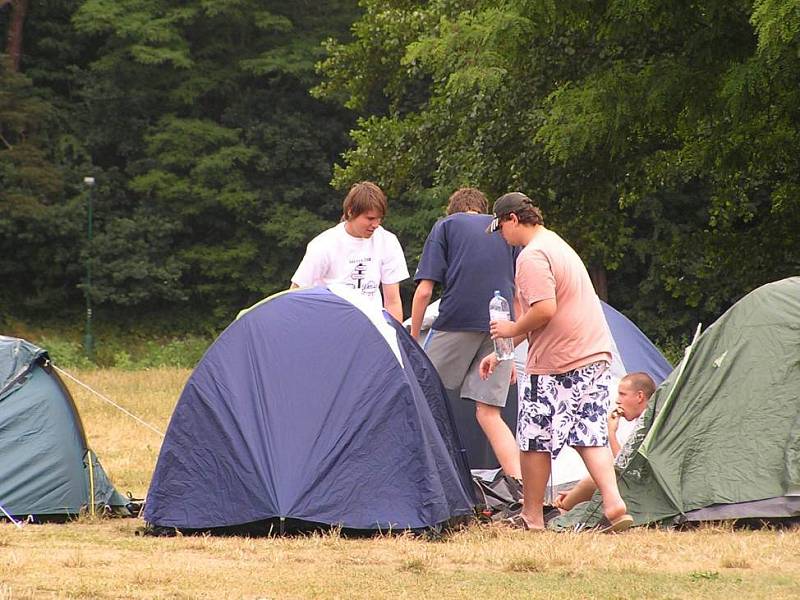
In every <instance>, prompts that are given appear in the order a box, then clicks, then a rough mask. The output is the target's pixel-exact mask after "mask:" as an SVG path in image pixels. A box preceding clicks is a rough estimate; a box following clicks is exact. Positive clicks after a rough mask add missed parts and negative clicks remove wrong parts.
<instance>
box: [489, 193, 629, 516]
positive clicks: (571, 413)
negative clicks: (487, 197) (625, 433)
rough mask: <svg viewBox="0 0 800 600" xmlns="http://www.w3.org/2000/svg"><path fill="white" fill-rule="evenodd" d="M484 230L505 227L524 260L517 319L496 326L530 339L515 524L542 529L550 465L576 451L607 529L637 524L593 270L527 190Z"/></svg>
mask: <svg viewBox="0 0 800 600" xmlns="http://www.w3.org/2000/svg"><path fill="white" fill-rule="evenodd" d="M494 217H495V218H494V220H493V221H492V223H491V224H490V225H489V227H488V228H487V230H486V231H487V233H493V232H495V231H500V234H501V235H502V236H503V239H504V240H505V241H506V243H508V244H509V245H511V246H524V248H523V250H522V252H521V253H520V255H519V257H518V258H517V269H516V278H515V285H516V297H515V300H516V302H517V311H516V314H517V315H520V317H519V319H518V320H517V321H516V322H514V321H492V322H491V324H490V330H491V333H492V337H493V338H498V337H503V338H514V342H515V345H516V344H518V343H519V342H521V341H522V340H523V339H525V338H527V339H528V344H529V346H528V358H527V362H526V364H525V375H526V376H530V378H531V386H530V390H531V393H530V396H528V395H527V394H526V396H525V397H524V398H523V399H522V401H521V402H520V406H519V416H518V419H517V442H518V444H519V447H520V450H521V451H522V453H521V457H520V462H521V467H522V481H523V495H524V498H525V502H524V506H523V509H522V512H521V513H520V514H519V515H518V516H517V517H516V518H515V519H514V520H513V524H514V525H517V526H520V527H523V528H525V529H542V528H544V519H543V515H542V505H543V502H544V492H545V489H546V486H547V480H548V478H549V477H550V461H551V459H555V458H556V456H558V453H559V452H560V451H561V449H562V448H563V447H564V445H569V446H571V447H573V448H575V450H576V451H577V452H578V453H579V454H580V456H581V458H582V459H583V461H584V463H585V464H586V468H587V470H588V471H589V474H590V475H591V476H592V478H593V479H594V481H595V483H596V484H597V487H598V489H599V490H600V493H601V495H602V497H603V512H604V513H605V517H606V521H607V522H606V523H605V524H604V525H602V526H601V529H602V530H603V531H622V530H624V529H627V528H628V527H630V526H631V525H632V524H633V519H632V518H631V517H630V516H629V515H628V514H627V512H626V510H627V509H626V507H625V502H624V501H623V500H622V497H621V496H620V494H619V489H618V488H617V479H616V474H615V472H614V459H613V456H612V454H611V449H610V448H609V447H608V427H607V420H606V415H607V413H608V404H609V392H608V387H609V384H610V383H611V372H610V369H609V367H610V363H611V347H612V343H611V338H610V334H609V332H608V327H607V325H606V322H605V318H604V317H603V310H602V307H601V305H600V300H599V298H598V297H597V294H596V293H595V291H594V287H593V286H592V282H591V279H590V278H589V274H588V273H587V271H586V267H585V266H584V264H583V261H581V259H580V257H579V256H578V255H577V253H576V252H575V251H574V250H573V249H572V248H571V247H570V246H569V244H567V243H566V242H565V241H564V240H563V239H561V237H559V236H558V234H556V233H555V232H553V231H550V230H549V229H547V228H546V227H545V226H544V218H543V217H542V213H541V210H539V207H537V206H536V205H534V203H533V201H531V199H530V198H528V197H527V196H526V195H525V194H522V193H520V192H511V193H509V194H505V195H503V196H501V197H500V198H498V199H497V201H496V202H495V205H494ZM496 365H497V357H496V356H495V355H494V353H492V354H489V355H488V356H486V357H485V358H484V359H483V361H482V362H481V375H482V376H486V377H488V376H489V375H490V374H491V373H492V372H493V371H494V369H495V367H496Z"/></svg>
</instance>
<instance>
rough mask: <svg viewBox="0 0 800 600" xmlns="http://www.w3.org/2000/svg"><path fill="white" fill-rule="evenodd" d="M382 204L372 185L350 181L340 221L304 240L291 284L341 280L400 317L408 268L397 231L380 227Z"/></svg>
mask: <svg viewBox="0 0 800 600" xmlns="http://www.w3.org/2000/svg"><path fill="white" fill-rule="evenodd" d="M387 208H388V207H387V202H386V194H384V193H383V191H382V190H381V188H379V187H378V186H377V185H375V184H374V183H372V182H370V181H362V182H360V183H356V184H355V185H353V187H351V188H350V192H349V193H348V194H347V197H346V198H345V199H344V202H343V204H342V222H341V223H339V224H338V225H336V226H335V227H331V228H330V229H327V230H325V231H323V232H322V233H320V234H319V235H318V236H317V237H315V238H314V239H313V240H311V241H310V242H309V243H308V247H307V248H306V254H305V256H304V257H303V260H302V261H301V262H300V266H299V267H297V271H296V272H295V274H294V275H293V276H292V286H291V287H292V288H297V287H311V286H316V285H330V284H339V285H345V286H347V287H349V288H351V289H353V290H357V291H358V292H359V293H361V294H362V295H363V296H364V297H365V298H367V299H368V300H370V301H372V302H374V303H375V304H376V305H377V306H378V307H380V306H383V307H384V308H385V309H386V310H387V311H388V312H389V314H391V315H392V316H393V317H394V318H395V319H397V320H398V321H402V320H403V303H402V300H401V298H400V282H401V281H403V280H404V279H407V278H408V276H409V274H408V267H407V266H406V259H405V256H404V255H403V249H402V248H401V247H400V242H399V241H398V240H397V236H396V235H394V234H393V233H391V232H389V231H386V230H385V229H384V228H383V227H381V222H382V221H383V218H384V216H385V215H386V211H387ZM379 288H380V289H379ZM381 292H383V300H382V301H381Z"/></svg>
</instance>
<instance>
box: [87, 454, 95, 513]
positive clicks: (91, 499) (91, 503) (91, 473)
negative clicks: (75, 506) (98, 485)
mask: <svg viewBox="0 0 800 600" xmlns="http://www.w3.org/2000/svg"><path fill="white" fill-rule="evenodd" d="M86 457H87V458H88V459H89V514H90V515H92V516H94V465H93V464H92V451H91V450H89V449H88V448H87V449H86Z"/></svg>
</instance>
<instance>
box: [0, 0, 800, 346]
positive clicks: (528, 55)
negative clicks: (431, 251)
mask: <svg viewBox="0 0 800 600" xmlns="http://www.w3.org/2000/svg"><path fill="white" fill-rule="evenodd" d="M20 7H24V9H26V10H23V11H22V12H24V17H25V18H24V35H23V36H22V37H21V38H20V37H19V36H16V37H14V36H11V37H9V34H10V33H11V32H12V30H14V26H15V24H17V23H18V19H17V17H18V16H19V15H20V14H21V12H20ZM0 31H3V32H4V33H5V34H6V38H5V39H6V40H7V43H6V58H5V59H4V60H3V61H0V62H2V66H1V67H0V133H1V134H2V136H3V137H2V139H0V279H1V280H2V281H3V282H4V285H3V286H0V313H6V314H7V313H9V312H11V313H14V314H18V315H23V316H24V315H28V316H29V317H30V318H34V317H37V316H40V315H43V314H46V313H47V312H48V311H53V310H58V311H61V312H62V314H63V315H64V317H63V318H66V317H69V318H73V319H74V318H75V315H80V310H81V307H82V303H83V296H82V294H83V290H82V288H81V287H80V286H81V283H82V281H83V273H84V265H85V261H86V259H87V258H88V257H89V256H91V259H92V266H93V273H94V285H93V289H92V296H93V300H94V304H95V306H97V307H99V310H100V311H101V312H103V311H105V313H106V318H107V319H109V320H116V321H120V320H125V319H128V320H131V321H134V322H142V320H143V318H144V316H145V315H146V316H148V318H158V317H159V315H160V316H161V318H163V319H166V320H167V321H168V322H171V323H172V324H173V326H174V327H175V328H192V327H197V326H199V325H200V324H202V325H204V326H206V327H212V328H218V327H221V326H223V325H224V324H226V323H227V322H228V321H229V320H230V318H231V317H232V316H233V314H235V312H236V310H237V309H238V308H240V307H241V306H244V305H247V304H248V303H250V302H251V301H253V300H256V299H258V298H260V297H263V296H264V295H266V294H269V293H271V292H274V291H277V290H279V289H283V288H284V287H285V286H286V285H287V283H288V281H289V277H290V275H291V273H292V271H293V269H294V268H295V267H296V265H297V263H298V261H299V260H300V258H301V257H302V254H303V250H304V247H305V244H306V243H307V241H308V240H309V239H310V238H311V237H313V235H314V234H316V233H317V232H319V231H320V230H322V229H323V228H324V227H326V226H327V225H329V224H330V223H331V222H332V221H334V220H336V219H337V218H338V214H339V206H340V201H341V194H342V190H343V189H346V188H347V187H348V186H349V184H350V183H352V182H353V181H356V180H360V179H372V180H375V181H377V182H378V183H379V184H380V185H381V186H383V187H384V188H385V189H386V190H387V191H388V193H389V196H390V198H391V203H390V204H391V211H390V215H389V218H390V220H391V222H390V225H391V228H392V230H393V231H396V232H397V233H398V235H399V236H400V238H401V241H402V242H403V244H404V247H405V249H406V254H407V258H408V261H409V264H410V265H411V266H412V267H413V265H415V264H416V261H417V259H418V255H419V252H420V250H421V246H422V243H423V241H424V239H425V236H426V234H427V232H428V231H429V228H430V226H431V224H432V223H433V221H434V220H435V219H436V218H437V217H438V216H440V215H441V214H442V206H443V204H444V201H445V199H446V198H447V196H448V195H449V193H450V192H451V191H452V189H453V188H455V187H456V186H459V185H464V184H470V185H476V186H479V187H481V188H482V189H484V190H485V191H486V192H487V193H488V194H489V195H491V196H496V195H499V194H500V193H503V192H505V191H508V190H510V189H522V190H525V191H526V192H528V193H529V194H531V195H535V196H537V197H538V198H540V199H541V201H542V204H543V206H544V209H545V214H546V216H547V218H548V222H549V224H551V225H552V226H553V227H554V228H556V229H557V230H558V231H559V232H561V233H562V234H563V235H564V236H565V237H566V238H567V239H568V240H569V241H570V243H571V244H572V245H573V246H574V247H576V249H578V251H579V252H580V253H581V255H582V257H583V258H584V259H585V260H586V261H587V263H588V265H589V267H590V271H591V273H592V277H593V279H594V281H595V284H596V286H597V289H598V291H599V292H600V293H601V295H603V296H606V297H607V298H608V299H609V301H610V302H611V303H612V304H613V305H615V306H616V307H618V308H620V309H622V310H624V311H625V312H626V313H627V314H628V315H629V316H631V317H632V318H634V320H636V321H637V322H638V323H639V324H640V325H641V326H642V327H643V329H645V331H646V332H647V333H648V334H649V335H651V336H653V337H655V338H656V339H658V340H660V341H662V342H666V341H669V340H678V339H680V338H681V337H682V336H685V335H687V334H688V333H689V332H690V331H691V330H692V329H693V328H694V324H695V323H696V322H697V321H698V320H702V321H704V322H706V323H708V322H710V321H711V320H713V318H715V317H716V316H717V315H718V314H720V312H721V311H723V310H724V309H725V308H727V307H728V306H729V305H730V304H731V303H732V302H733V301H735V300H736V299H737V298H738V297H739V296H741V295H742V294H744V293H745V292H747V291H749V290H750V289H752V288H754V287H756V286H757V285H759V284H761V283H765V282H767V281H770V280H773V279H777V278H780V277H784V276H787V275H792V274H796V273H798V271H800V244H798V235H797V233H796V232H797V231H798V230H800V198H799V196H800V181H799V180H798V177H800V175H798V173H800V168H798V167H800V165H798V161H800V158H798V157H799V156H800V153H798V152H797V149H798V141H799V139H800V135H799V133H798V127H799V124H800V114H798V111H800V102H799V101H798V100H800V98H798V95H799V94H800V88H798V86H797V84H796V83H797V81H800V52H799V51H798V50H799V49H800V47H799V44H800V6H798V4H797V3H796V2H793V1H788V0H756V1H747V2H745V1H744V0H732V1H730V0H725V1H723V0H705V1H703V2H682V1H678V0H669V1H666V2H651V1H650V0H608V1H606V2H584V1H580V2H578V1H575V0H565V1H563V2H553V1H552V0H508V1H504V2H496V1H492V2H489V1H488V0H486V1H484V0H433V1H431V2H416V1H411V0H381V1H378V0H361V1H360V3H359V6H355V0H353V1H352V2H345V1H344V0H330V1H324V2H313V3H312V2H309V1H305V0H299V1H297V2H293V3H278V2H270V1H256V0H237V1H236V2H207V1H205V0H191V1H189V2H173V1H167V0H155V1H151V2H141V1H140V0H119V1H114V2H112V1H109V0H84V1H77V0H45V1H42V2H36V3H28V2H27V1H25V0H5V1H4V0H0ZM14 31H16V30H14ZM328 38H331V39H330V40H328V41H327V42H325V43H324V44H322V42H323V40H326V39H328ZM20 39H21V40H22V42H21V43H22V46H21V47H22V52H21V54H20V55H19V61H18V63H15V61H14V60H13V59H12V58H11V56H12V54H13V48H12V43H11V42H12V41H13V42H14V43H18V42H19V40H20ZM317 62H318V63H319V72H318V73H315V70H314V64H315V63H317ZM17 65H18V66H17ZM309 90H313V92H312V93H313V97H312V95H311V94H309ZM355 118H357V119H358V120H357V121H355V120H354V119H355ZM351 128H352V131H350V133H349V135H348V130H349V129H351ZM345 150H346V152H345V154H344V157H343V160H340V155H341V153H342V152H343V151H345ZM337 161H338V162H340V164H338V165H335V163H337ZM86 175H93V176H94V177H95V178H96V180H97V185H96V188H95V197H94V201H95V207H96V210H95V236H94V240H93V243H92V246H91V248H89V247H88V246H87V243H86V241H85V228H86V224H85V219H86V213H85V204H86V200H87V193H88V192H87V189H86V187H85V186H83V184H82V179H83V177H84V176H86ZM331 177H332V178H333V187H331V186H330V185H329V182H330V181H331ZM334 188H336V189H334ZM88 252H90V254H87V253H88ZM410 289H411V285H410V284H408V285H407V288H406V289H405V292H406V294H407V293H408V292H409V291H410ZM22 306H24V307H25V308H24V309H22V308H20V307H22ZM120 309H124V310H120ZM176 313H180V314H182V315H183V316H184V317H185V318H184V320H182V321H178V320H174V319H173V315H174V314H176Z"/></svg>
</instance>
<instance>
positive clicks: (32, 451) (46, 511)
mask: <svg viewBox="0 0 800 600" xmlns="http://www.w3.org/2000/svg"><path fill="white" fill-rule="evenodd" d="M0 457H2V460H0V506H2V508H3V509H4V511H5V512H6V513H8V514H9V515H12V516H15V517H26V516H33V517H35V518H37V519H63V518H66V517H70V516H77V515H78V514H80V512H81V510H86V509H88V508H89V507H90V506H91V505H92V504H94V505H95V507H101V508H103V509H105V508H106V507H108V508H110V509H111V510H113V511H114V512H118V513H122V514H126V513H127V512H128V511H127V508H126V506H127V505H128V503H129V502H130V501H129V500H128V499H126V498H124V497H123V496H121V495H120V494H119V493H117V491H116V490H115V489H114V486H113V485H111V482H110V481H109V480H108V478H107V477H106V474H105V472H104V471H103V468H102V467H101V466H100V462H99V461H98V460H97V457H96V456H95V455H94V453H93V452H91V451H90V450H89V447H88V445H87V443H86V436H85V434H84V431H83V425H82V424H81V419H80V417H79V416H78V411H77V409H76V408H75V404H74V402H73V400H72V396H71V395H70V393H69V391H68V390H67V388H66V387H65V386H64V384H63V383H62V381H61V379H60V378H59V376H58V374H57V373H55V371H54V370H53V368H52V366H51V365H50V360H49V358H48V356H47V352H46V351H45V350H43V349H41V348H38V347H36V346H34V345H33V344H31V343H29V342H26V341H24V340H21V339H18V338H12V337H6V336H0ZM0 517H2V515H1V514H0Z"/></svg>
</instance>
